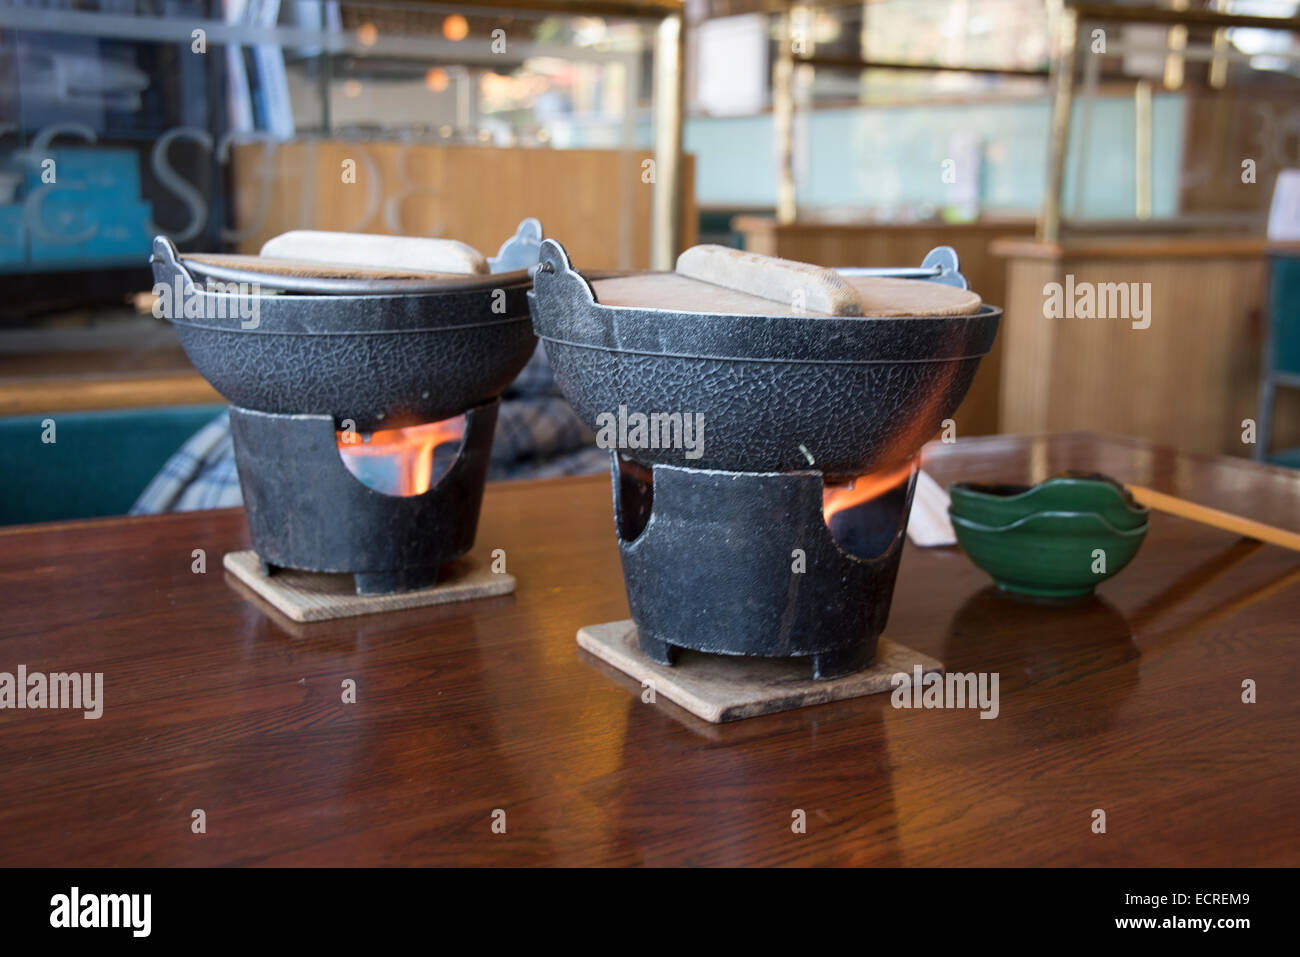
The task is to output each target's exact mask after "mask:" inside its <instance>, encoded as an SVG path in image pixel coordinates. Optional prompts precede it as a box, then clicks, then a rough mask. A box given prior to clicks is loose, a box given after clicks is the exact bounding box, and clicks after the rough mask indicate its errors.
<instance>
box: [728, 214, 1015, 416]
mask: <svg viewBox="0 0 1300 957" xmlns="http://www.w3.org/2000/svg"><path fill="white" fill-rule="evenodd" d="M732 228H733V229H735V230H736V231H737V232H739V233H740V234H741V235H742V236H743V237H744V242H745V248H746V249H747V250H749V251H750V252H755V253H762V254H763V255H766V256H781V257H783V258H785V259H794V260H798V261H799V262H810V263H817V264H818V265H821V266H835V267H838V266H919V265H920V264H921V260H922V259H923V258H924V257H925V254H926V253H928V252H929V251H930V250H931V249H933V248H934V247H935V246H952V247H953V248H954V249H956V250H957V256H958V258H959V259H960V261H961V271H962V274H963V275H964V276H965V277H966V279H967V281H968V282H969V283H970V287H971V289H973V290H975V291H976V292H977V293H979V294H980V296H982V297H983V299H984V301H985V302H988V303H992V304H993V305H997V306H1002V305H1004V304H1005V302H1006V269H1005V263H1004V262H1003V261H1002V259H1001V258H999V257H996V256H994V255H992V254H991V253H990V245H991V243H992V242H993V240H995V239H997V238H999V237H1007V236H1011V237H1016V236H1026V237H1027V236H1031V235H1033V232H1034V223H1033V220H1030V219H1005V220H989V221H987V222H977V223H908V224H901V223H900V224H891V223H832V222H818V221H815V220H808V221H803V222H796V223H789V224H784V225H783V224H779V223H777V222H776V220H775V219H773V218H771V217H761V216H737V217H736V218H735V219H734V220H732ZM1004 321H1005V320H1004ZM1001 340H1002V334H1001V333H999V334H998V339H997V341H995V342H994V344H993V351H992V352H990V353H989V354H988V355H987V356H985V357H984V361H983V362H981V363H980V368H979V372H977V373H976V374H975V381H974V382H973V383H972V384H971V387H970V391H969V392H968V393H966V399H965V401H963V402H962V404H961V407H960V408H959V409H958V410H957V413H956V415H954V416H953V418H954V419H955V420H956V422H957V434H958V435H959V436H963V435H987V434H990V433H993V432H1002V431H1006V430H1007V428H1006V426H1005V424H1003V423H1001V422H1000V421H999V416H998V409H999V392H1000V388H999V381H1000V378H1001V370H1002V347H1001V345H1000V343H1001Z"/></svg>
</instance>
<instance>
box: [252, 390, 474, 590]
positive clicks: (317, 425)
mask: <svg viewBox="0 0 1300 957" xmlns="http://www.w3.org/2000/svg"><path fill="white" fill-rule="evenodd" d="M497 406H498V402H497V400H495V399H494V400H493V401H491V402H488V403H485V404H484V405H480V406H476V407H474V408H472V409H469V410H468V411H466V413H465V433H464V436H463V438H462V440H461V448H460V452H459V453H458V454H457V456H456V459H455V461H454V462H452V464H451V466H450V468H448V470H447V472H446V474H444V475H443V476H442V477H441V478H440V479H439V480H438V481H437V483H435V484H434V485H433V486H432V487H431V488H430V489H429V490H428V491H427V492H425V493H423V494H422V495H411V496H397V495H385V494H383V493H382V492H377V491H375V490H374V489H372V488H369V487H368V486H366V485H364V484H363V483H362V482H360V481H359V480H358V479H357V478H356V477H355V476H353V475H352V473H351V472H349V471H348V469H347V467H346V466H345V465H344V464H343V460H342V458H341V457H340V455H339V449H338V443H337V440H336V436H335V424H334V420H333V418H332V417H330V416H327V415H272V414H268V413H265V412H254V411H251V410H249V409H241V408H239V407H237V406H231V408H230V431H231V436H232V438H233V439H234V446H235V463H236V465H237V466H238V468H239V484H240V487H241V489H242V490H243V495H244V509H245V512H246V514H247V518H248V528H249V533H250V535H251V537H252V539H253V548H254V550H256V552H257V555H258V558H259V559H260V560H261V564H262V571H263V573H264V574H266V575H272V574H274V573H275V571H276V569H278V568H293V569H297V570H300V571H310V572H333V573H344V574H350V575H352V576H353V582H354V585H355V587H356V592H357V594H358V595H383V594H391V593H394V592H401V591H410V590H413V589H417V588H425V587H428V586H430V585H434V584H436V583H437V580H438V570H439V567H440V566H441V565H442V564H443V563H445V562H449V561H451V560H452V559H454V558H459V557H460V556H461V555H463V554H465V553H466V552H467V551H469V550H470V548H472V547H473V545H474V535H475V532H476V531H477V529H478V516H479V508H480V506H481V504H482V501H483V487H484V484H485V483H486V480H487V468H488V460H489V456H490V453H491V447H492V433H493V429H494V428H495V426H496V417H497Z"/></svg>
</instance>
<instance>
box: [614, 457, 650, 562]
mask: <svg viewBox="0 0 1300 957" xmlns="http://www.w3.org/2000/svg"><path fill="white" fill-rule="evenodd" d="M654 497H655V483H654V472H653V471H652V470H651V469H649V468H647V467H646V466H644V465H640V464H638V463H636V462H632V461H630V460H628V459H625V458H624V457H623V456H622V455H619V457H618V497H617V499H616V501H615V503H614V520H615V521H616V522H617V523H618V537H619V538H621V539H622V540H623V541H625V542H632V541H635V540H636V538H637V536H638V535H640V534H641V533H642V532H643V531H645V527H646V523H647V522H649V521H650V510H651V508H652V507H653V506H654Z"/></svg>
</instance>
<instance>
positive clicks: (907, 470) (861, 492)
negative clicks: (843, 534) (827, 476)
mask: <svg viewBox="0 0 1300 957" xmlns="http://www.w3.org/2000/svg"><path fill="white" fill-rule="evenodd" d="M911 474H912V463H911V462H907V463H906V464H904V465H900V466H899V467H898V468H894V469H887V470H886V471H884V472H873V473H872V474H871V475H859V476H858V477H857V478H855V479H854V480H853V481H851V482H849V484H848V485H827V486H826V487H825V488H824V489H822V516H823V517H824V518H825V519H826V521H828V522H829V521H830V520H831V516H832V515H835V514H836V513H837V512H842V511H844V510H845V509H846V508H853V507H854V506H856V505H861V504H862V503H863V502H869V501H871V500H872V499H873V498H879V497H880V496H882V495H884V494H885V493H886V492H891V491H893V490H894V489H896V488H898V486H899V485H900V484H902V483H903V482H905V481H907V478H908V476H910V475H911Z"/></svg>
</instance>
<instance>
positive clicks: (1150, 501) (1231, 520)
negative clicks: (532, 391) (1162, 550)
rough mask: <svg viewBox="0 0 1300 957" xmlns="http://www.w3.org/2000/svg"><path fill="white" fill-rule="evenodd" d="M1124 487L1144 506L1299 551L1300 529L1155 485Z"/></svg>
mask: <svg viewBox="0 0 1300 957" xmlns="http://www.w3.org/2000/svg"><path fill="white" fill-rule="evenodd" d="M1127 488H1128V490H1129V493H1130V494H1131V495H1132V496H1133V500H1134V501H1136V502H1137V503H1138V504H1139V505H1143V506H1145V507H1147V508H1154V509H1156V510H1157V511H1160V512H1165V513H1167V514H1169V515H1177V516H1179V517H1180V518H1186V519H1190V520H1191V521H1193V522H1200V523H1201V524H1202V525H1210V526H1212V527H1214V528H1221V529H1223V530H1224V531H1225V532H1235V533H1236V534H1238V535H1242V536H1244V537H1246V538H1255V539H1258V540H1259V541H1261V542H1268V543H1269V544H1270V545H1280V546H1281V547H1282V548H1289V549H1291V550H1293V551H1297V552H1300V533H1296V532H1289V531H1287V530H1286V529H1284V528H1277V527H1276V526H1273V525H1265V524H1264V523H1263V522H1256V521H1254V520H1253V519H1249V518H1242V517H1241V516H1240V515H1233V514H1232V513H1231V512H1221V511H1219V509H1217V508H1209V507H1208V506H1205V505H1197V504H1196V503H1195V502H1189V501H1187V500H1186V499H1181V498H1178V497H1177V496H1175V495H1166V494H1165V493H1164V492H1157V491H1155V490H1154V489H1149V488H1143V487H1142V486H1140V485H1128V486H1127Z"/></svg>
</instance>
